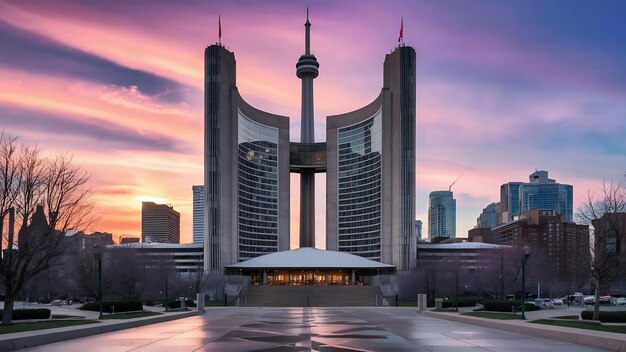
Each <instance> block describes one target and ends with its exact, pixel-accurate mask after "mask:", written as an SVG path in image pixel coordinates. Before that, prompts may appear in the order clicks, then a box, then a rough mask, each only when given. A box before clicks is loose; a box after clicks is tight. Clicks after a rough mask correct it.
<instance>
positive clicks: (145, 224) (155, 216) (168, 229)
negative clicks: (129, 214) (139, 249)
mask: <svg viewBox="0 0 626 352" xmlns="http://www.w3.org/2000/svg"><path fill="white" fill-rule="evenodd" d="M141 241H142V242H160V243H180V213H179V212H177V211H176V210H174V208H173V207H172V206H171V205H167V204H156V203H154V202H142V203H141Z"/></svg>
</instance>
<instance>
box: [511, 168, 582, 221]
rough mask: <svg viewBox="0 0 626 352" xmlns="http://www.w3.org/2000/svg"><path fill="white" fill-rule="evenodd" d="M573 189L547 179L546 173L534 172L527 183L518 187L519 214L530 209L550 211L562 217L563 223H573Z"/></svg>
mask: <svg viewBox="0 0 626 352" xmlns="http://www.w3.org/2000/svg"><path fill="white" fill-rule="evenodd" d="M573 198H574V188H573V187H572V186H571V185H564V184H560V183H556V181H555V180H553V179H550V178H548V171H535V172H533V173H532V174H530V175H529V176H528V183H522V184H521V185H520V187H519V204H520V212H527V211H529V210H531V209H552V210H554V211H555V213H556V214H560V215H563V217H564V219H563V221H565V222H573V221H574V201H573Z"/></svg>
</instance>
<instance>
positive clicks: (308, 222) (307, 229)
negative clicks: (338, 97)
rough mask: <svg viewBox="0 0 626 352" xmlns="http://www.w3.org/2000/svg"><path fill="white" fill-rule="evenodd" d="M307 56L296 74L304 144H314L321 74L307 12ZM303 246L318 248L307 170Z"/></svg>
mask: <svg viewBox="0 0 626 352" xmlns="http://www.w3.org/2000/svg"><path fill="white" fill-rule="evenodd" d="M304 28H305V45H304V55H302V56H300V59H299V60H298V63H297V64H296V75H297V76H298V78H300V79H301V80H302V111H301V118H300V124H301V129H300V131H301V132H300V141H301V143H314V142H315V137H314V124H313V122H314V118H313V79H315V78H316V77H317V76H318V74H319V67H320V64H319V63H318V62H317V59H316V58H315V56H314V55H312V54H311V23H310V22H309V9H308V8H307V10H306V23H305V24H304ZM300 247H315V173H314V171H313V170H308V171H307V170H305V171H303V172H302V173H301V174H300Z"/></svg>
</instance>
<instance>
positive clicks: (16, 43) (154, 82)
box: [0, 21, 193, 103]
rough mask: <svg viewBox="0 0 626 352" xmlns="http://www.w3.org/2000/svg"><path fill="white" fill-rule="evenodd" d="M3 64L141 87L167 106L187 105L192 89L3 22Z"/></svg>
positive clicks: (0, 38)
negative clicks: (185, 102)
mask: <svg viewBox="0 0 626 352" xmlns="http://www.w3.org/2000/svg"><path fill="white" fill-rule="evenodd" d="M0 65H1V66H4V67H10V68H12V69H18V70H22V71H27V72H37V73H40V74H45V75H51V76H60V77H69V78H74V79H77V80H84V81H92V82H98V83H105V84H113V85H117V86H122V87H137V89H138V90H139V91H141V92H142V93H143V94H146V95H148V96H151V97H157V98H158V99H159V100H161V101H163V102H166V103H178V102H184V101H185V100H186V97H187V95H188V94H189V93H190V92H192V91H193V89H192V88H191V87H188V86H186V85H183V84H180V83H178V82H174V81H172V80H169V79H166V78H163V77H160V76H157V75H154V74H152V73H149V72H145V71H142V70H135V69H131V68H128V67H124V66H122V65H119V64H117V63H115V62H113V61H110V60H107V59H105V58H102V57H99V56H96V55H93V54H89V53H87V52H84V51H81V50H77V49H75V48H72V47H69V46H67V45H64V44H61V43H59V42H56V41H54V40H51V39H50V38H46V37H45V36H42V35H40V34H36V33H33V32H30V31H26V30H23V29H20V28H17V27H14V26H11V25H10V24H8V23H6V22H4V21H0Z"/></svg>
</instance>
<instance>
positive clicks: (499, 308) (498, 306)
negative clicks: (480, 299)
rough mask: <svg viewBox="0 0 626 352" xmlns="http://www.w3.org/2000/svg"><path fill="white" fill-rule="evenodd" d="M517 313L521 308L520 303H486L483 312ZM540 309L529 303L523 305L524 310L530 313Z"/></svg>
mask: <svg viewBox="0 0 626 352" xmlns="http://www.w3.org/2000/svg"><path fill="white" fill-rule="evenodd" d="M513 307H515V311H519V310H520V308H521V305H520V301H487V302H485V303H484V308H483V309H484V310H486V311H491V312H507V313H510V312H512V311H513ZM539 309H540V308H539V307H538V306H536V305H534V304H531V303H524V310H525V311H526V312H530V311H533V310H539Z"/></svg>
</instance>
